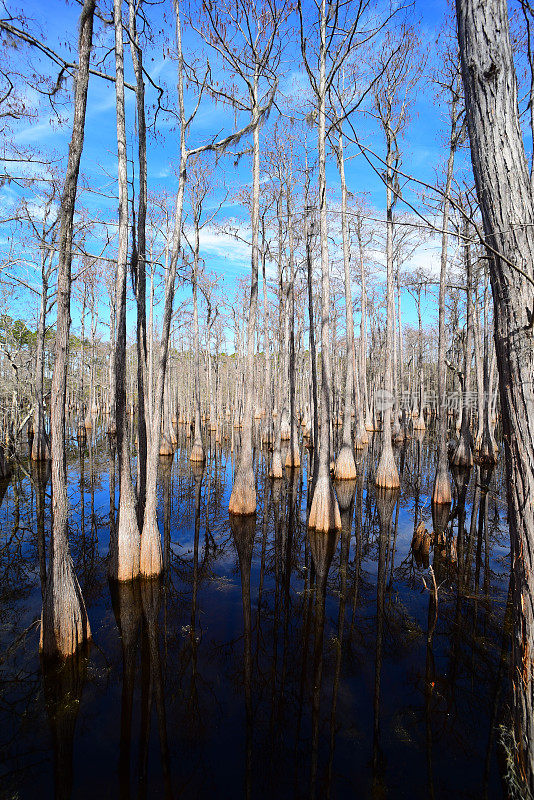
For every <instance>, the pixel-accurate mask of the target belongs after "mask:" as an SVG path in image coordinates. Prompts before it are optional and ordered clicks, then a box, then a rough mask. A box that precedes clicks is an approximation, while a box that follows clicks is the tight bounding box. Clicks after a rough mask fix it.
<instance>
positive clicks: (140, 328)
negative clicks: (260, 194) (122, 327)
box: [129, 0, 147, 525]
mask: <svg viewBox="0 0 534 800" xmlns="http://www.w3.org/2000/svg"><path fill="white" fill-rule="evenodd" d="M136 16H137V14H136V4H135V2H134V0H129V34H130V50H131V54H132V63H133V68H134V74H135V96H136V101H137V137H138V159H139V201H138V207H137V248H134V250H133V252H132V272H133V277H134V282H135V296H136V300H137V339H136V344H137V440H138V445H137V520H138V524H139V525H141V524H142V520H143V516H144V512H145V494H146V459H147V418H146V410H145V407H146V394H147V392H146V374H147V341H146V213H147V155H146V119H145V84H144V82H143V51H142V50H141V47H140V46H139V35H138V32H137V24H136Z"/></svg>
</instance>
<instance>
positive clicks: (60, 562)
mask: <svg viewBox="0 0 534 800" xmlns="http://www.w3.org/2000/svg"><path fill="white" fill-rule="evenodd" d="M94 11H95V0H85V2H84V4H83V8H82V12H81V15H80V26H79V40H78V51H79V64H78V70H77V75H76V88H75V93H74V120H73V126H72V137H71V142H70V146H69V157H68V163H67V172H66V175H65V184H64V187H63V194H62V197H61V207H60V217H61V225H60V238H59V258H58V277H57V327H56V347H55V362H54V372H53V377H52V413H51V425H50V430H51V438H52V498H53V499H52V512H53V525H52V543H51V553H50V565H49V569H48V576H47V581H46V591H45V596H44V600H43V614H42V620H41V638H40V649H41V651H42V652H43V655H44V656H57V655H59V656H62V657H66V656H70V655H72V654H73V653H75V652H76V650H78V648H79V647H80V646H82V645H83V644H84V643H85V642H87V641H88V640H89V639H90V638H91V630H90V628H89V620H88V619H87V612H86V610H85V603H84V601H83V597H82V593H81V590H80V586H79V584H78V580H77V578H76V575H75V574H74V567H73V564H72V558H71V555H70V549H69V542H68V513H69V500H68V494H67V457H66V449H65V435H66V431H65V405H66V400H67V368H68V357H69V330H70V294H71V264H72V229H73V222H74V208H75V204H76V189H77V186H78V174H79V170H80V158H81V155H82V150H83V140H84V129H85V111H86V106H87V88H88V85H89V63H90V57H91V48H92V43H93V17H94Z"/></svg>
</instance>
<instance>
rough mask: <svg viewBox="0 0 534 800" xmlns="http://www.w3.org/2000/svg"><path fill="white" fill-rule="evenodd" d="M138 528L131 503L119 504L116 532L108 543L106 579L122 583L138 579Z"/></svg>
mask: <svg viewBox="0 0 534 800" xmlns="http://www.w3.org/2000/svg"><path fill="white" fill-rule="evenodd" d="M140 547H141V541H140V536H139V526H138V524H137V515H136V513H135V508H134V505H133V503H125V502H121V503H120V504H119V515H118V523H117V531H116V533H115V535H114V537H113V538H112V539H111V541H110V547H109V561H108V577H109V578H110V579H111V580H113V581H119V582H120V583H123V582H125V581H133V580H135V579H136V578H138V577H139V569H140Z"/></svg>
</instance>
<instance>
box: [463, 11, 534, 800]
mask: <svg viewBox="0 0 534 800" xmlns="http://www.w3.org/2000/svg"><path fill="white" fill-rule="evenodd" d="M456 12H457V19H458V41H459V45H460V54H461V61H462V74H463V81H464V89H465V95H466V108H467V122H468V130H469V138H470V143H471V159H472V163H473V173H474V176H475V181H476V188H477V194H478V200H479V203H480V208H481V211H482V220H483V225H484V233H485V237H486V243H487V246H488V248H491V250H490V251H489V255H490V261H489V267H490V279H491V286H492V292H493V303H494V325H495V347H496V351H497V366H498V369H499V379H500V394H501V411H502V423H503V433H504V446H505V456H506V469H507V474H508V480H507V481H506V485H507V491H508V513H509V523H510V540H511V549H512V553H511V563H512V580H513V588H512V595H513V603H514V637H513V656H512V658H513V671H512V674H513V687H514V695H515V696H514V704H513V708H514V713H515V736H516V750H515V756H516V759H517V767H518V776H519V777H520V778H521V779H522V780H523V781H524V783H525V785H526V787H525V788H528V790H529V791H530V793H534V691H533V689H534V682H533V678H534V675H533V655H534V511H533V507H532V497H533V496H534V424H533V418H532V409H533V407H534V406H533V403H534V390H533V381H534V359H533V357H532V354H533V337H532V313H533V312H532V309H533V308H534V285H533V282H532V281H533V273H534V224H533V223H534V202H533V197H532V189H531V186H530V176H529V171H528V165H527V159H526V156H525V149H524V145H523V140H522V135H521V130H520V126H519V119H518V103H517V81H516V76H515V68H514V61H513V53H512V46H511V42H510V32H509V25H508V15H507V4H506V2H505V0H486V2H485V3H483V4H482V3H480V2H477V0H457V3H456ZM514 265H516V266H517V268H514ZM519 270H521V272H520V271H519Z"/></svg>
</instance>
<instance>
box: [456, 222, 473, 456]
mask: <svg viewBox="0 0 534 800" xmlns="http://www.w3.org/2000/svg"><path fill="white" fill-rule="evenodd" d="M462 233H463V242H464V245H463V250H464V264H465V273H466V285H465V290H466V295H467V299H466V336H465V343H464V344H465V355H464V376H463V391H462V424H461V427H460V435H459V437H458V443H457V445H456V448H455V450H454V453H453V454H452V457H451V463H452V464H455V466H457V467H472V466H473V436H472V434H471V360H472V358H473V352H472V349H473V267H472V261H471V245H470V243H469V239H468V235H469V226H468V223H467V219H466V218H464V221H463V225H462Z"/></svg>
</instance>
